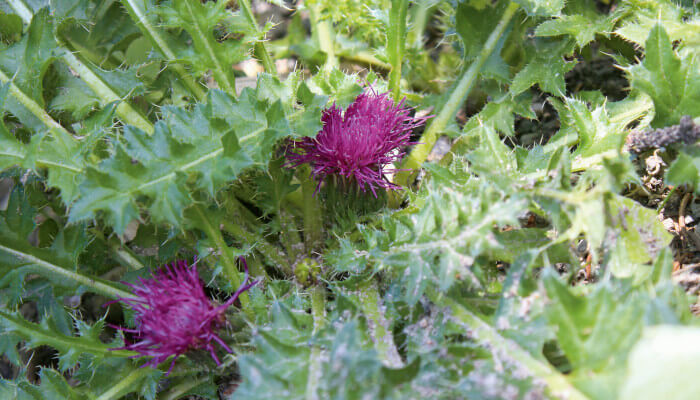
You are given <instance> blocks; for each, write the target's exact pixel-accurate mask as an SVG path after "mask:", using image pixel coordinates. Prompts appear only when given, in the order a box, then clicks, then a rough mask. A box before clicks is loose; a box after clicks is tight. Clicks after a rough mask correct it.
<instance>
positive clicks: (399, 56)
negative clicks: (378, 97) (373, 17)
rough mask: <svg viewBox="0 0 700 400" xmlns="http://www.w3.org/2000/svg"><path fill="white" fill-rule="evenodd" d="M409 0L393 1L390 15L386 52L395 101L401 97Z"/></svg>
mask: <svg viewBox="0 0 700 400" xmlns="http://www.w3.org/2000/svg"><path fill="white" fill-rule="evenodd" d="M407 13H408V0H392V1H391V12H390V13H389V31H388V32H387V35H386V38H387V39H386V51H387V58H388V59H389V64H391V71H390V72H389V91H390V92H391V94H392V96H393V97H394V100H395V101H399V100H400V96H401V65H402V64H403V55H404V48H405V46H406V14H407Z"/></svg>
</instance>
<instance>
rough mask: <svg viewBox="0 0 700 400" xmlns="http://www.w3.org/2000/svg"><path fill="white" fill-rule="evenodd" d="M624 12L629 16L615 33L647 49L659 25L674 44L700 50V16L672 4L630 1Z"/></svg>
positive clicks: (625, 3)
mask: <svg viewBox="0 0 700 400" xmlns="http://www.w3.org/2000/svg"><path fill="white" fill-rule="evenodd" d="M623 9H624V10H625V11H626V12H628V13H629V17H628V18H625V20H624V22H623V23H622V24H621V25H620V27H619V28H617V29H616V30H615V33H616V34H617V35H619V36H621V37H622V38H624V39H626V40H629V41H631V42H633V43H635V44H636V45H638V46H641V47H646V41H647V38H648V37H649V35H650V34H651V31H652V29H654V27H655V26H656V25H659V24H660V25H662V26H663V27H664V29H665V30H666V32H667V34H668V36H669V37H670V38H671V40H672V41H674V42H675V41H682V44H683V45H685V46H688V47H690V48H692V49H694V50H695V51H696V52H697V50H700V17H698V15H697V13H696V14H695V15H693V14H691V13H690V12H689V9H684V8H683V7H681V6H680V4H678V3H676V2H672V1H644V0H626V1H625V2H624V7H623Z"/></svg>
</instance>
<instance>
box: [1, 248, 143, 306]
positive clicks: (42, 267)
mask: <svg viewBox="0 0 700 400" xmlns="http://www.w3.org/2000/svg"><path fill="white" fill-rule="evenodd" d="M0 252H5V253H8V254H10V255H12V256H14V257H17V258H19V259H20V260H23V261H26V262H28V264H29V263H31V264H30V266H28V267H25V268H29V269H32V270H33V272H34V273H36V274H39V275H47V274H48V275H51V274H53V275H58V276H60V277H61V278H67V279H70V280H72V281H74V282H78V283H79V284H81V285H84V286H87V287H89V288H91V289H92V290H93V291H94V292H95V293H100V294H103V295H105V296H107V297H112V298H118V297H125V298H126V297H133V295H132V294H131V293H129V292H127V291H125V290H122V289H119V288H117V287H115V286H113V284H112V283H111V282H108V281H103V280H101V279H99V278H93V277H90V276H87V275H83V274H81V273H78V272H73V271H70V270H67V269H65V268H63V267H59V266H58V265H56V264H52V263H50V262H48V261H45V260H42V259H41V258H39V257H36V256H34V255H32V254H29V253H25V252H23V251H20V250H16V249H13V248H10V247H5V246H3V245H0Z"/></svg>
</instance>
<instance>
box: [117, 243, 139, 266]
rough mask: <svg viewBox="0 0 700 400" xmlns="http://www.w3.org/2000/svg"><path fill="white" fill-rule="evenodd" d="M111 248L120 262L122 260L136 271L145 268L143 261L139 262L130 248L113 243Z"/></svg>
mask: <svg viewBox="0 0 700 400" xmlns="http://www.w3.org/2000/svg"><path fill="white" fill-rule="evenodd" d="M109 247H110V249H111V250H112V251H113V252H114V254H116V255H117V257H119V259H120V260H122V261H123V262H124V263H125V264H126V265H128V266H129V267H130V268H131V269H133V270H134V271H136V270H139V269H142V268H144V265H143V264H141V261H139V260H138V259H137V258H136V256H134V253H133V252H132V251H131V250H130V249H129V248H128V247H124V246H119V245H118V244H115V243H111V244H110V245H109Z"/></svg>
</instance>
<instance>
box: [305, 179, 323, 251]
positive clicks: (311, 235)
mask: <svg viewBox="0 0 700 400" xmlns="http://www.w3.org/2000/svg"><path fill="white" fill-rule="evenodd" d="M300 174H301V176H302V179H301V190H302V194H303V196H304V202H303V209H302V211H303V216H304V241H305V242H306V252H307V254H311V252H312V251H313V250H315V249H317V248H318V247H319V246H320V245H321V243H322V240H323V236H322V235H323V231H322V229H323V210H322V209H321V204H320V202H319V201H318V200H319V199H318V196H315V195H314V194H315V192H316V188H317V184H316V182H314V180H313V179H312V178H311V175H310V170H309V168H308V167H305V168H303V169H302V170H301V171H300Z"/></svg>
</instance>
